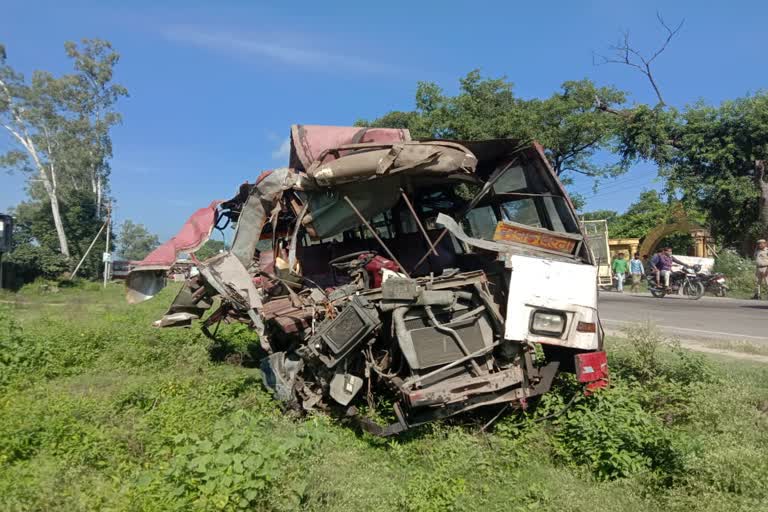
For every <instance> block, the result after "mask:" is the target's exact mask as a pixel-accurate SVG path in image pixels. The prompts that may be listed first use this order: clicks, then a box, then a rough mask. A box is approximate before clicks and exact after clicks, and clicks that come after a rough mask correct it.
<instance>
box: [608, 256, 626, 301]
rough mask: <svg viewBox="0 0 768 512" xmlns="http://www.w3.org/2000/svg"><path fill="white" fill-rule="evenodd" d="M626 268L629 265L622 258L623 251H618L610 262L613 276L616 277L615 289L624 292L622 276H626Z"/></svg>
mask: <svg viewBox="0 0 768 512" xmlns="http://www.w3.org/2000/svg"><path fill="white" fill-rule="evenodd" d="M628 269H629V265H628V264H627V260H625V259H624V253H623V252H620V253H619V255H618V256H617V257H616V259H615V260H613V263H612V264H611V270H613V277H614V278H615V279H616V291H617V292H619V293H624V278H625V277H626V276H627V270H628Z"/></svg>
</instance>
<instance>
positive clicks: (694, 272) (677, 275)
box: [645, 265, 704, 300]
mask: <svg viewBox="0 0 768 512" xmlns="http://www.w3.org/2000/svg"><path fill="white" fill-rule="evenodd" d="M700 270H701V265H694V266H693V267H692V268H690V267H683V269H682V270H675V271H673V272H672V273H671V274H670V276H669V288H665V287H664V285H663V284H662V285H661V286H656V274H655V273H654V272H649V273H648V274H646V276H645V279H646V282H647V283H648V290H649V291H650V292H651V295H653V296H654V297H656V298H657V299H661V298H662V297H664V296H666V295H668V294H671V293H680V292H682V294H683V295H685V296H686V297H688V298H689V299H691V300H698V299H700V298H701V297H702V296H703V295H704V283H702V280H701V278H700V277H699V275H698V272H699V271H700Z"/></svg>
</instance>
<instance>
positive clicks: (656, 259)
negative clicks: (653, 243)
mask: <svg viewBox="0 0 768 512" xmlns="http://www.w3.org/2000/svg"><path fill="white" fill-rule="evenodd" d="M662 254H664V248H663V247H660V248H659V249H658V250H657V251H656V254H654V255H653V257H652V258H651V270H653V275H654V276H655V277H656V287H657V288H659V287H661V282H660V280H659V279H660V275H661V268H659V267H660V263H661V255H662Z"/></svg>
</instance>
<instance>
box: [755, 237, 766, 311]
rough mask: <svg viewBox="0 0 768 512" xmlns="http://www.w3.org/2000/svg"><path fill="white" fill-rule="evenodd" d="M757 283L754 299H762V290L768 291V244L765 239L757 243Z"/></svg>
mask: <svg viewBox="0 0 768 512" xmlns="http://www.w3.org/2000/svg"><path fill="white" fill-rule="evenodd" d="M755 281H757V290H756V292H755V296H754V297H752V298H753V299H758V300H759V299H760V297H761V294H762V291H763V290H762V288H763V287H765V288H766V289H768V243H766V241H765V239H760V240H758V241H757V249H755Z"/></svg>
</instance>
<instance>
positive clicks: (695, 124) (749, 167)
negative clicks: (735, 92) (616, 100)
mask: <svg viewBox="0 0 768 512" xmlns="http://www.w3.org/2000/svg"><path fill="white" fill-rule="evenodd" d="M606 112H607V113H610V114H612V115H614V116H615V117H617V118H618V119H620V123H619V125H618V126H619V132H618V138H619V141H620V143H619V151H620V153H621V156H622V159H623V161H624V162H625V165H630V164H631V163H632V162H634V161H636V160H639V159H646V160H651V161H654V162H656V163H657V164H658V165H659V169H660V173H661V174H662V175H663V176H664V177H665V178H667V182H668V186H669V188H670V189H674V190H677V191H678V192H679V193H681V194H682V197H683V199H684V200H685V201H686V202H687V203H689V204H690V205H694V206H695V207H696V208H697V209H700V210H702V211H703V212H704V213H705V214H706V221H707V222H708V224H709V225H710V227H711V229H712V232H713V234H714V235H715V236H716V237H717V239H718V240H719V241H720V242H721V243H723V244H724V245H727V246H734V247H739V248H741V249H742V251H744V252H748V250H749V249H750V246H751V244H752V243H753V240H754V239H755V238H757V237H761V236H762V237H764V236H768V175H766V174H767V173H766V166H767V165H768V93H765V92H760V93H757V94H754V95H749V96H745V97H742V98H738V99H735V100H729V101H725V102H723V103H721V104H720V105H717V106H713V105H707V104H705V103H702V102H699V103H696V104H693V105H690V106H687V107H685V108H684V109H681V110H678V109H675V108H664V107H660V106H657V107H655V108H650V107H647V106H640V107H636V108H634V109H631V110H619V111H614V110H606Z"/></svg>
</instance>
